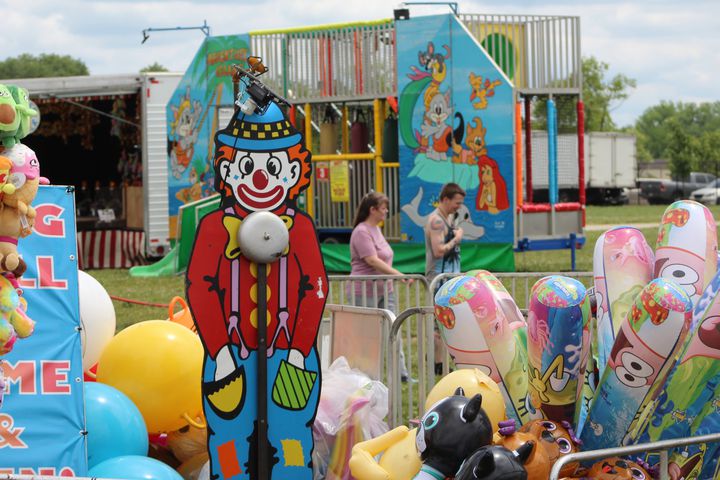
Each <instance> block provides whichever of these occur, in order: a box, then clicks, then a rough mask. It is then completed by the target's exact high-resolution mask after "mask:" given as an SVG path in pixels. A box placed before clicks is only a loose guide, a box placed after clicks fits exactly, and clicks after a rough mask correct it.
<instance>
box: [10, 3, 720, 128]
mask: <svg viewBox="0 0 720 480" xmlns="http://www.w3.org/2000/svg"><path fill="white" fill-rule="evenodd" d="M500 3H504V6H501V5H499V4H500ZM398 4H399V2H397V3H396V2H394V1H393V0H390V1H388V0H315V1H309V0H234V1H231V0H208V1H200V0H196V1H192V2H191V1H176V0H60V1H58V0H0V8H2V11H3V17H4V22H3V28H2V29H0V60H1V59H4V58H7V57H10V56H15V55H18V54H20V53H25V52H27V53H32V54H40V53H58V54H63V55H71V56H73V57H75V58H79V59H81V60H83V61H84V62H85V63H86V64H87V65H88V67H89V68H90V72H91V73H92V74H113V73H131V72H136V71H138V70H139V69H140V68H142V67H144V66H146V65H149V64H151V63H153V62H155V61H157V62H159V63H160V64H162V65H164V66H166V67H167V68H169V69H171V70H176V71H184V70H185V69H186V68H187V66H188V65H189V63H190V61H191V60H192V57H193V55H194V54H195V52H196V50H197V48H198V47H199V45H200V43H201V42H202V40H203V34H202V33H201V32H200V31H199V30H187V31H172V32H153V33H151V35H150V38H149V39H148V41H147V42H146V43H145V44H144V45H141V44H140V41H141V40H142V33H141V32H142V30H143V29H146V28H164V27H175V26H200V25H202V23H203V20H207V23H208V25H209V26H210V27H211V33H212V34H213V35H227V34H236V33H245V32H248V31H252V30H265V29H271V28H283V27H297V26H309V25H317V24H324V23H339V22H351V21H361V20H376V19H382V18H389V17H392V14H393V12H392V10H393V8H394V7H396V6H397V5H398ZM680 5H682V6H680ZM459 8H460V12H461V13H498V14H547V15H577V16H580V17H581V32H582V53H583V55H585V56H588V55H593V56H595V57H597V58H598V59H600V60H602V61H604V62H607V63H608V64H610V71H611V74H614V73H618V72H619V73H623V74H625V75H628V76H629V77H631V78H635V79H636V80H637V83H638V85H637V88H636V89H635V90H634V91H633V92H632V94H631V97H630V98H629V99H628V100H627V101H625V102H624V103H623V104H622V105H619V106H617V108H616V109H615V110H614V111H613V118H614V119H615V121H616V122H617V123H618V124H619V125H627V124H631V123H633V122H634V121H635V119H636V118H637V116H639V115H640V114H641V113H642V112H643V111H644V110H645V109H646V108H647V107H650V106H652V105H655V104H657V103H658V102H660V101H661V100H674V101H679V100H680V101H688V102H689V101H697V102H699V101H715V100H718V99H720V93H718V88H717V86H716V84H717V77H718V76H719V74H720V29H719V28H718V25H720V24H719V23H718V22H719V20H718V19H719V18H720V1H717V0H687V1H686V2H683V3H682V4H681V3H680V2H676V1H670V0H636V1H634V2H628V1H622V0H547V1H542V2H540V1H531V0H525V1H519V0H506V1H505V2H480V1H464V2H460V5H459ZM410 11H411V15H413V16H417V15H424V14H432V13H440V12H443V13H444V12H448V11H449V8H448V7H446V6H442V7H437V6H420V5H417V6H410Z"/></svg>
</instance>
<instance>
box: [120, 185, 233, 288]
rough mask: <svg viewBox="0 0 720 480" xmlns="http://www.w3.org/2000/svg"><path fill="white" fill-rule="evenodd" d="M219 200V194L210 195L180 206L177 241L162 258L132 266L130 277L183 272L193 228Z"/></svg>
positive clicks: (190, 244)
mask: <svg viewBox="0 0 720 480" xmlns="http://www.w3.org/2000/svg"><path fill="white" fill-rule="evenodd" d="M219 202H220V195H212V196H210V197H207V198H203V199H201V200H198V201H196V202H191V203H187V204H185V205H183V206H182V207H180V213H179V214H178V216H179V217H180V218H179V222H178V241H177V243H176V244H175V247H174V248H173V249H172V250H170V251H169V252H168V254H167V255H166V256H165V257H163V259H162V260H160V261H158V262H156V263H153V264H152V265H142V266H138V267H132V268H131V269H130V276H132V277H165V276H170V275H177V274H178V273H181V272H184V271H185V269H186V268H187V265H188V261H189V260H190V252H191V251H192V246H193V241H194V240H195V230H197V226H198V224H199V223H200V219H201V218H202V217H204V216H205V215H207V214H208V213H210V212H212V211H214V210H217V208H218V204H219Z"/></svg>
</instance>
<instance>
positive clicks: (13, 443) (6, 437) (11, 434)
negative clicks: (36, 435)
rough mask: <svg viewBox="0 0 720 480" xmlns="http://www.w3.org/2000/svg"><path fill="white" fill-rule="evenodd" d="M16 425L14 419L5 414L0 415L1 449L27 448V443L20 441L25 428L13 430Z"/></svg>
mask: <svg viewBox="0 0 720 480" xmlns="http://www.w3.org/2000/svg"><path fill="white" fill-rule="evenodd" d="M14 424H15V420H14V419H13V417H11V416H10V415H7V414H4V413H3V414H0V448H5V447H10V448H27V445H26V444H25V442H23V441H22V440H21V439H20V435H21V434H22V432H23V431H24V430H25V428H24V427H17V428H13V427H14Z"/></svg>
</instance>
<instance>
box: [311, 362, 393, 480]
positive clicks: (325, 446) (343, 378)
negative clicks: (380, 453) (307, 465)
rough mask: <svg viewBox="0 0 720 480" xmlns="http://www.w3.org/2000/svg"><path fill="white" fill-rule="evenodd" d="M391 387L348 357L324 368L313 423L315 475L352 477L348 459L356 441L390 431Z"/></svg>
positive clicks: (345, 478) (331, 477)
mask: <svg viewBox="0 0 720 480" xmlns="http://www.w3.org/2000/svg"><path fill="white" fill-rule="evenodd" d="M387 414H388V389H387V387H386V386H385V385H383V384H382V383H381V382H378V381H375V380H372V379H370V377H368V376H367V375H365V374H364V373H362V372H361V371H359V370H355V369H352V368H350V365H348V362H347V360H346V359H345V357H339V358H337V359H336V360H335V361H334V362H333V363H332V365H330V367H329V368H328V369H327V371H325V372H323V380H322V389H321V391H320V402H319V404H318V411H317V415H316V417H315V424H314V425H313V438H314V439H315V449H314V451H313V465H314V478H315V479H323V478H327V479H328V480H330V479H343V480H347V479H351V478H352V477H351V475H350V469H349V467H348V460H349V459H350V453H351V450H352V447H353V445H355V443H357V442H360V441H363V440H367V439H370V438H373V437H377V436H379V435H382V434H383V433H385V432H387V431H388V425H387V423H385V421H384V418H385V417H386V416H387Z"/></svg>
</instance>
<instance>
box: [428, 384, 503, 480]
mask: <svg viewBox="0 0 720 480" xmlns="http://www.w3.org/2000/svg"><path fill="white" fill-rule="evenodd" d="M492 433H493V428H492V425H490V420H489V419H488V417H487V415H486V414H485V411H484V410H483V409H482V395H480V394H476V395H475V396H473V397H472V398H471V399H469V400H468V399H467V398H466V397H465V396H464V392H463V391H462V388H458V389H457V390H456V391H455V395H453V396H451V397H447V398H444V399H443V400H440V401H439V402H437V403H436V404H435V405H433V407H432V408H431V409H430V410H428V411H427V412H426V413H425V415H423V418H422V420H421V421H420V428H419V429H418V432H417V437H416V439H415V443H416V446H417V449H418V452H420V459H421V460H422V462H423V466H422V467H421V468H420V473H418V475H416V476H415V478H416V479H424V478H437V476H438V475H442V476H444V477H452V476H453V475H454V474H455V473H456V472H457V470H458V468H459V467H460V465H461V464H462V462H463V460H465V458H467V457H468V456H469V455H470V454H471V453H472V452H474V451H475V450H476V449H478V448H480V447H482V446H485V445H489V444H490V443H491V442H492Z"/></svg>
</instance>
